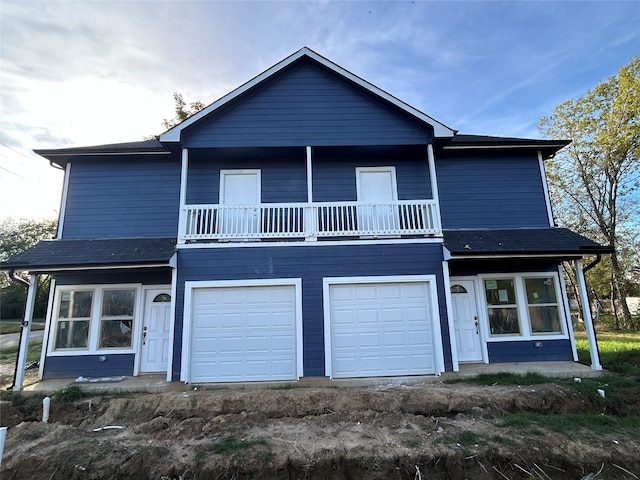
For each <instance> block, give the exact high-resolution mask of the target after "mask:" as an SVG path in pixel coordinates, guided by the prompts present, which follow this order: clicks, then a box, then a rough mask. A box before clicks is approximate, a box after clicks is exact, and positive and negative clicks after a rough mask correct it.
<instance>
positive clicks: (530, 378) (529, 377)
mask: <svg viewBox="0 0 640 480" xmlns="http://www.w3.org/2000/svg"><path fill="white" fill-rule="evenodd" d="M461 382H464V383H472V384H474V385H538V384H541V383H551V382H554V380H552V379H550V378H549V377H545V376H544V375H540V374H539V373H532V372H529V373H527V374H526V375H518V374H515V373H505V372H497V373H483V374H480V375H477V376H475V377H468V378H454V379H449V380H446V381H445V383H461Z"/></svg>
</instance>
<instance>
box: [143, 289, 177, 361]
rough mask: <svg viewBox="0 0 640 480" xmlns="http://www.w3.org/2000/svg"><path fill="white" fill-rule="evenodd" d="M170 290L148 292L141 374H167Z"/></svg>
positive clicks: (145, 304) (145, 305)
mask: <svg viewBox="0 0 640 480" xmlns="http://www.w3.org/2000/svg"><path fill="white" fill-rule="evenodd" d="M170 293H171V292H170V290H147V291H146V293H145V301H144V319H143V325H142V349H141V351H140V372H141V373H151V372H166V371H167V367H168V361H169V333H170V328H171V295H170Z"/></svg>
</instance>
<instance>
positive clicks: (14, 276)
mask: <svg viewBox="0 0 640 480" xmlns="http://www.w3.org/2000/svg"><path fill="white" fill-rule="evenodd" d="M9 278H11V280H13V281H14V282H17V283H21V284H23V285H24V286H26V287H27V291H29V286H30V284H29V282H27V281H26V280H25V279H24V278H21V277H19V276H18V274H17V273H16V271H15V270H9ZM23 332H24V320H23V321H22V328H20V336H19V337H18V345H21V344H22V334H23ZM19 359H20V348H18V351H17V352H16V364H15V367H14V369H13V382H12V383H11V386H10V387H7V390H13V388H14V387H15V386H16V377H17V375H18V361H19Z"/></svg>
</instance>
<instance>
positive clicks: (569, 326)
mask: <svg viewBox="0 0 640 480" xmlns="http://www.w3.org/2000/svg"><path fill="white" fill-rule="evenodd" d="M558 278H559V279H560V290H561V295H562V296H561V298H562V304H563V306H564V308H563V309H564V316H565V319H566V320H565V325H566V326H567V333H568V334H569V340H570V341H571V353H572V354H573V361H574V362H577V361H578V349H577V348H576V337H575V335H574V333H573V321H572V319H571V305H570V303H569V295H568V294H567V283H566V282H565V281H564V271H563V269H562V264H560V265H558Z"/></svg>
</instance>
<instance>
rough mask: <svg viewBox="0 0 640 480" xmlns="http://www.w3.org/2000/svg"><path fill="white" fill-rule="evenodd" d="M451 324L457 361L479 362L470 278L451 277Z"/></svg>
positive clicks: (479, 346) (480, 356)
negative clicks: (458, 278)
mask: <svg viewBox="0 0 640 480" xmlns="http://www.w3.org/2000/svg"><path fill="white" fill-rule="evenodd" d="M451 303H452V309H453V326H454V331H455V336H456V345H457V349H458V361H459V362H481V361H482V346H481V344H480V324H479V321H478V309H477V307H476V295H475V288H474V284H473V281H472V280H455V279H453V278H452V279H451Z"/></svg>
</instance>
